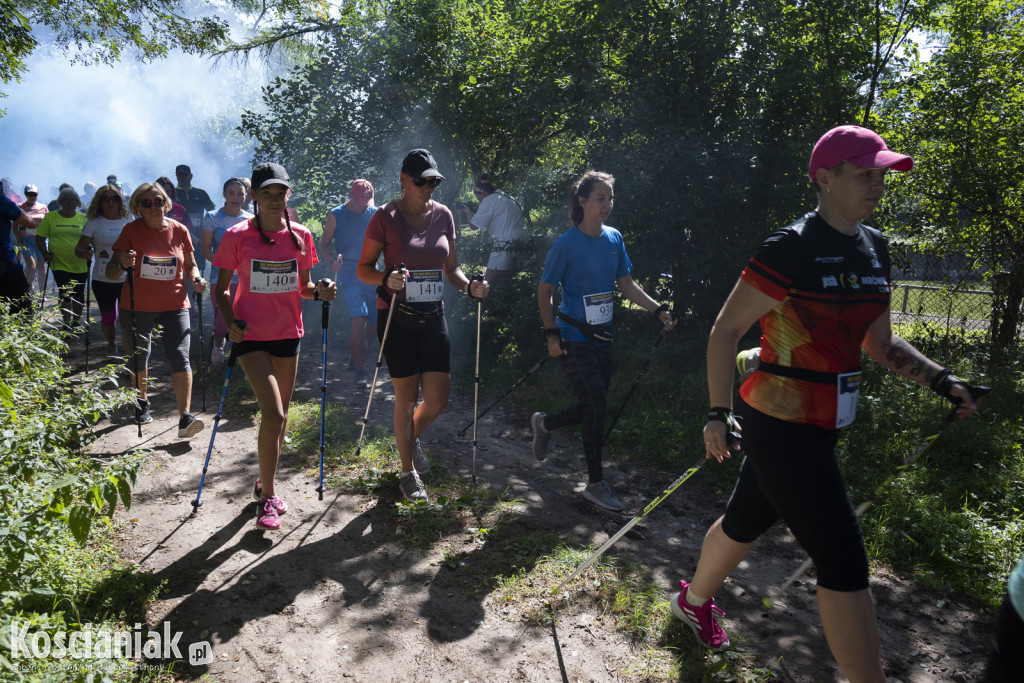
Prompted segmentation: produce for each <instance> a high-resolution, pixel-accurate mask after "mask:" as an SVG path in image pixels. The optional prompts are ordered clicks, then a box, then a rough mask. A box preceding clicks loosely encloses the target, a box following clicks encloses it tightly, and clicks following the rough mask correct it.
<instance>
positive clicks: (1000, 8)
mask: <svg viewBox="0 0 1024 683" xmlns="http://www.w3.org/2000/svg"><path fill="white" fill-rule="evenodd" d="M1021 9H1022V5H1021V3H1020V2H1019V0H988V1H986V2H973V1H968V0H953V1H952V2H948V3H946V4H944V5H943V9H942V11H941V12H937V13H935V14H934V15H932V16H931V18H930V20H929V24H928V28H929V29H930V31H931V34H930V41H932V42H937V43H938V47H937V49H936V50H935V51H934V52H933V53H932V54H931V58H930V59H929V60H927V61H920V62H917V63H916V64H914V65H913V69H912V70H911V72H910V74H909V75H907V76H906V77H905V78H902V79H901V80H900V81H899V82H898V83H895V84H893V87H892V90H891V91H889V92H888V93H887V94H886V100H887V103H886V111H885V114H884V118H885V120H886V121H887V122H888V125H889V126H890V127H891V128H892V130H893V134H892V136H891V138H890V142H891V143H892V145H893V148H894V149H899V150H901V151H904V152H907V153H910V154H913V155H914V157H915V161H916V164H915V169H914V171H913V172H912V173H908V174H905V176H906V177H903V178H899V179H895V180H894V181H893V190H894V191H895V192H896V197H897V200H898V203H899V204H900V205H901V208H902V210H903V211H904V213H905V214H906V217H908V218H909V219H910V222H911V231H910V235H911V236H912V237H913V238H914V239H916V240H917V241H918V243H919V245H920V246H921V248H923V249H927V250H929V251H930V252H931V253H935V254H939V255H941V254H946V253H957V254H963V255H965V256H967V257H968V258H969V259H970V261H971V263H972V264H973V265H975V266H976V267H978V268H980V270H982V271H983V272H984V273H985V274H986V277H988V278H990V279H991V280H994V281H995V282H996V283H997V284H999V283H1000V282H1001V280H1000V278H999V277H997V274H998V273H1000V272H1001V271H1006V273H1007V274H1006V275H1005V276H1001V277H1002V278H1003V280H1002V281H1004V282H1005V288H1006V291H1005V294H1004V295H1003V296H999V297H997V302H996V303H999V304H1002V305H994V306H993V307H992V311H991V317H992V321H993V333H994V335H995V338H996V339H997V340H998V341H999V346H1000V347H1005V346H1006V345H1008V344H1010V343H1011V342H1013V340H1014V339H1015V338H1016V337H1017V332H1016V330H1017V324H1018V322H1019V319H1020V307H1021V303H1022V301H1024V206H1022V197H1024V180H1022V178H1024V154H1022V150H1024V148H1022V145H1024V143H1022V139H1024V68H1022V67H1024V15H1022V13H1021ZM986 317H987V316H986Z"/></svg>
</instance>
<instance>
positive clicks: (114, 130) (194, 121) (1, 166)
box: [0, 46, 265, 204]
mask: <svg viewBox="0 0 1024 683" xmlns="http://www.w3.org/2000/svg"><path fill="white" fill-rule="evenodd" d="M264 81H265V73H264V72H263V70H262V69H259V68H255V67H248V68H243V67H240V66H237V65H235V64H232V63H230V62H228V61H223V62H221V63H219V64H217V65H214V64H213V63H212V62H211V61H210V60H208V59H205V58H201V57H196V56H193V55H184V54H181V53H180V52H172V53H171V55H170V56H169V57H168V58H167V59H165V60H162V61H158V62H154V63H150V64H141V63H138V62H130V61H125V62H122V63H120V64H115V65H114V66H105V65H93V66H84V65H81V64H70V63H69V60H68V58H67V57H65V56H64V55H62V54H59V53H53V52H49V51H47V49H46V48H45V47H43V46H40V48H39V49H38V50H37V51H36V52H35V53H34V54H33V55H32V56H31V58H30V59H29V60H28V70H27V72H26V74H25V76H24V78H23V79H22V81H21V83H9V84H7V85H6V90H7V92H8V93H9V96H8V98H7V99H6V100H3V101H0V107H3V108H5V109H6V110H7V116H5V117H3V118H0V132H2V139H3V141H4V145H3V146H4V153H3V157H2V161H0V176H10V178H11V179H12V180H13V182H14V188H15V191H16V192H18V193H19V194H21V193H22V189H23V188H24V186H25V185H26V184H29V183H31V184H33V185H37V186H38V187H39V195H40V197H39V198H40V200H41V201H43V202H44V203H46V202H49V201H50V200H51V199H54V198H55V196H54V193H53V191H52V190H51V188H55V187H57V186H58V185H60V184H61V183H62V182H69V183H71V184H72V185H73V186H74V188H75V189H76V190H77V191H78V192H79V193H81V192H82V188H83V186H84V184H85V183H86V182H87V181H91V182H93V183H96V185H97V186H99V185H102V184H103V183H104V182H105V180H106V177H107V176H108V175H109V174H111V173H113V174H115V175H117V177H118V180H120V181H121V182H125V181H127V182H128V183H130V184H131V185H132V186H133V187H138V185H139V184H141V183H143V182H151V181H153V180H155V179H156V178H157V177H159V176H167V177H168V178H170V179H171V180H172V181H173V180H174V167H175V166H177V165H178V164H188V165H189V166H191V168H192V173H193V176H194V178H193V180H192V182H193V185H195V186H196V187H201V188H203V189H205V190H206V191H207V192H208V193H209V194H210V196H211V198H213V200H214V202H217V203H218V204H219V200H220V196H221V186H222V185H223V183H224V181H225V180H227V179H228V178H230V177H232V176H248V175H249V173H250V171H251V166H250V162H251V157H252V143H251V141H249V140H247V139H244V138H242V137H241V135H240V134H239V133H238V132H237V131H235V130H234V129H235V127H236V126H237V125H238V123H239V116H240V113H241V110H242V109H243V108H244V107H258V105H259V95H260V87H261V86H262V85H263V83H264Z"/></svg>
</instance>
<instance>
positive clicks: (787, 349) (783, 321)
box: [740, 212, 891, 429]
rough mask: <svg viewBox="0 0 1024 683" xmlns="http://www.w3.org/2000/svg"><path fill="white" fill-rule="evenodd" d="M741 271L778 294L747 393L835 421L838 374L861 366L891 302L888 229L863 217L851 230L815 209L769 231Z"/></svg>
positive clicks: (784, 414) (807, 420) (817, 419)
mask: <svg viewBox="0 0 1024 683" xmlns="http://www.w3.org/2000/svg"><path fill="white" fill-rule="evenodd" d="M740 279H741V280H743V281H744V282H746V283H747V284H749V285H751V286H753V287H755V288H756V289H757V290H759V291H761V292H763V293H765V294H767V295H768V296H770V297H772V298H773V299H777V300H778V301H779V305H778V306H776V307H775V308H773V309H772V310H771V311H770V312H769V313H767V314H766V315H764V316H763V317H762V318H761V321H760V322H761V363H762V366H761V369H760V370H759V371H758V372H756V373H754V375H752V376H751V377H750V379H748V380H747V381H746V382H744V383H743V386H742V388H741V389H740V395H741V396H742V397H743V400H744V401H746V402H747V403H748V404H749V405H750V406H752V407H753V408H755V409H757V410H759V411H761V412H763V413H765V414H766V415H770V416H772V417H776V418H779V419H782V420H788V421H790V422H800V423H804V424H811V425H815V426H818V427H823V428H826V429H834V428H836V426H837V424H836V405H837V385H836V382H837V378H839V377H840V376H841V375H845V374H846V373H856V372H857V371H858V370H859V368H860V359H861V342H862V341H863V339H864V335H865V334H866V332H867V330H868V328H869V327H870V326H871V324H872V323H873V322H874V321H875V320H877V319H878V317H879V316H880V315H883V314H885V313H886V312H887V311H888V310H889V297H890V292H891V289H890V271H889V247H888V244H887V243H886V241H885V238H884V237H883V236H882V233H880V232H879V231H878V230H875V229H874V228H870V227H867V226H865V225H860V224H858V230H857V234H856V235H844V234H843V233H841V232H839V231H838V230H836V229H834V228H833V227H831V226H830V225H829V224H828V223H826V222H825V220H824V219H822V218H821V217H820V216H819V215H818V214H817V213H816V212H812V213H809V214H807V215H806V216H804V217H803V218H801V219H800V220H798V221H796V222H795V223H792V224H791V225H788V226H786V227H785V228H782V229H781V230H776V231H775V232H773V233H772V234H771V235H769V236H768V238H767V239H765V241H764V242H763V243H762V244H761V246H760V247H759V248H758V250H757V253H756V254H755V255H754V257H753V258H752V259H750V263H749V264H748V265H747V267H746V268H745V269H744V270H743V273H742V274H741V275H740ZM857 381H859V376H858V380H857ZM855 400H856V398H855V397H854V401H855Z"/></svg>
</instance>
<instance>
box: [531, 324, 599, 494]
mask: <svg viewBox="0 0 1024 683" xmlns="http://www.w3.org/2000/svg"><path fill="white" fill-rule="evenodd" d="M559 362H560V364H561V366H562V370H564V371H565V379H566V380H567V381H568V382H569V388H570V389H571V390H572V392H573V393H574V394H576V399H577V403H576V404H575V405H571V406H569V407H568V408H565V409H564V410H560V411H558V412H557V413H555V414H554V415H548V416H547V417H546V418H544V427H545V428H546V429H559V428H561V427H568V426H570V425H575V424H582V425H583V428H582V430H583V434H582V437H583V455H584V456H585V457H586V459H587V475H588V476H589V477H590V483H591V484H595V483H597V482H599V481H601V480H602V479H603V478H604V475H603V474H602V472H601V442H602V440H603V439H604V416H605V413H606V412H607V409H608V386H609V385H610V384H611V381H612V347H611V346H598V345H597V344H591V343H590V342H567V343H566V348H565V355H564V356H562V357H561V358H560V359H559Z"/></svg>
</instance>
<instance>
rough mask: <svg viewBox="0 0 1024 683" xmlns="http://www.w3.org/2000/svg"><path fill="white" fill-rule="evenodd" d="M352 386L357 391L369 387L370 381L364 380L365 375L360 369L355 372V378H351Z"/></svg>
mask: <svg viewBox="0 0 1024 683" xmlns="http://www.w3.org/2000/svg"><path fill="white" fill-rule="evenodd" d="M352 386H354V387H357V388H359V389H365V388H366V387H368V386H370V380H368V379H367V378H366V373H365V372H363V370H362V369H359V370H356V374H355V377H353V378H352Z"/></svg>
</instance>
